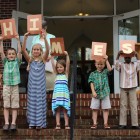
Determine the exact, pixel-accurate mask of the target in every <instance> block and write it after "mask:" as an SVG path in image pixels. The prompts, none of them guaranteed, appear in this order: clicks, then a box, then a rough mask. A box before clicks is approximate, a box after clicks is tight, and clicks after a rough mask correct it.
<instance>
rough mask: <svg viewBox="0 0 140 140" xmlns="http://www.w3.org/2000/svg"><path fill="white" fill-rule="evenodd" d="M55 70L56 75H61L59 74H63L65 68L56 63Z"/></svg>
mask: <svg viewBox="0 0 140 140" xmlns="http://www.w3.org/2000/svg"><path fill="white" fill-rule="evenodd" d="M56 70H57V73H59V74H61V73H64V70H65V68H64V66H63V65H61V64H60V63H57V65H56Z"/></svg>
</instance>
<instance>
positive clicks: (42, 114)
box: [27, 61, 47, 128]
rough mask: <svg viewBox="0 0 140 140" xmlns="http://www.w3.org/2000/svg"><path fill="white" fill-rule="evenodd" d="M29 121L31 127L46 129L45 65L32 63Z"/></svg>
mask: <svg viewBox="0 0 140 140" xmlns="http://www.w3.org/2000/svg"><path fill="white" fill-rule="evenodd" d="M27 97H28V98H27V120H28V123H29V126H39V127H42V128H46V107H47V105H46V77H45V64H44V63H43V62H38V61H32V62H31V64H30V70H29V77H28V95H27Z"/></svg>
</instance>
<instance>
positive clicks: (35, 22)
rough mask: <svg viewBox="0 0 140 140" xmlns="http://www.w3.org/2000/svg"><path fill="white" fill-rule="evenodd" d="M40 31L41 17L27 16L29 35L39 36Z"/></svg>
mask: <svg viewBox="0 0 140 140" xmlns="http://www.w3.org/2000/svg"><path fill="white" fill-rule="evenodd" d="M41 30H42V15H28V16H27V31H28V32H29V33H30V34H40V32H41Z"/></svg>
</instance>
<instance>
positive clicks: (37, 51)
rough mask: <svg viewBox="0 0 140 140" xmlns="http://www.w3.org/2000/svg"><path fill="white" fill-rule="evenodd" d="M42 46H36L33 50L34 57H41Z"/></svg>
mask: <svg viewBox="0 0 140 140" xmlns="http://www.w3.org/2000/svg"><path fill="white" fill-rule="evenodd" d="M40 47H41V46H40V45H35V46H33V48H32V55H33V56H34V57H39V56H40V55H41V48H40Z"/></svg>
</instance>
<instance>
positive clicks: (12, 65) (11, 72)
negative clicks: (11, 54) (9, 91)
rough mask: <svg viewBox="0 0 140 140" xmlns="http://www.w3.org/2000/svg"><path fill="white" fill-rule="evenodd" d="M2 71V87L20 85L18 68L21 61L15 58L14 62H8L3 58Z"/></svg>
mask: <svg viewBox="0 0 140 140" xmlns="http://www.w3.org/2000/svg"><path fill="white" fill-rule="evenodd" d="M3 63H4V71H3V84H4V85H9V86H10V85H18V84H19V83H20V72H19V66H20V64H21V60H19V59H18V58H16V59H15V60H12V61H9V60H8V59H7V58H4V60H3Z"/></svg>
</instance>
